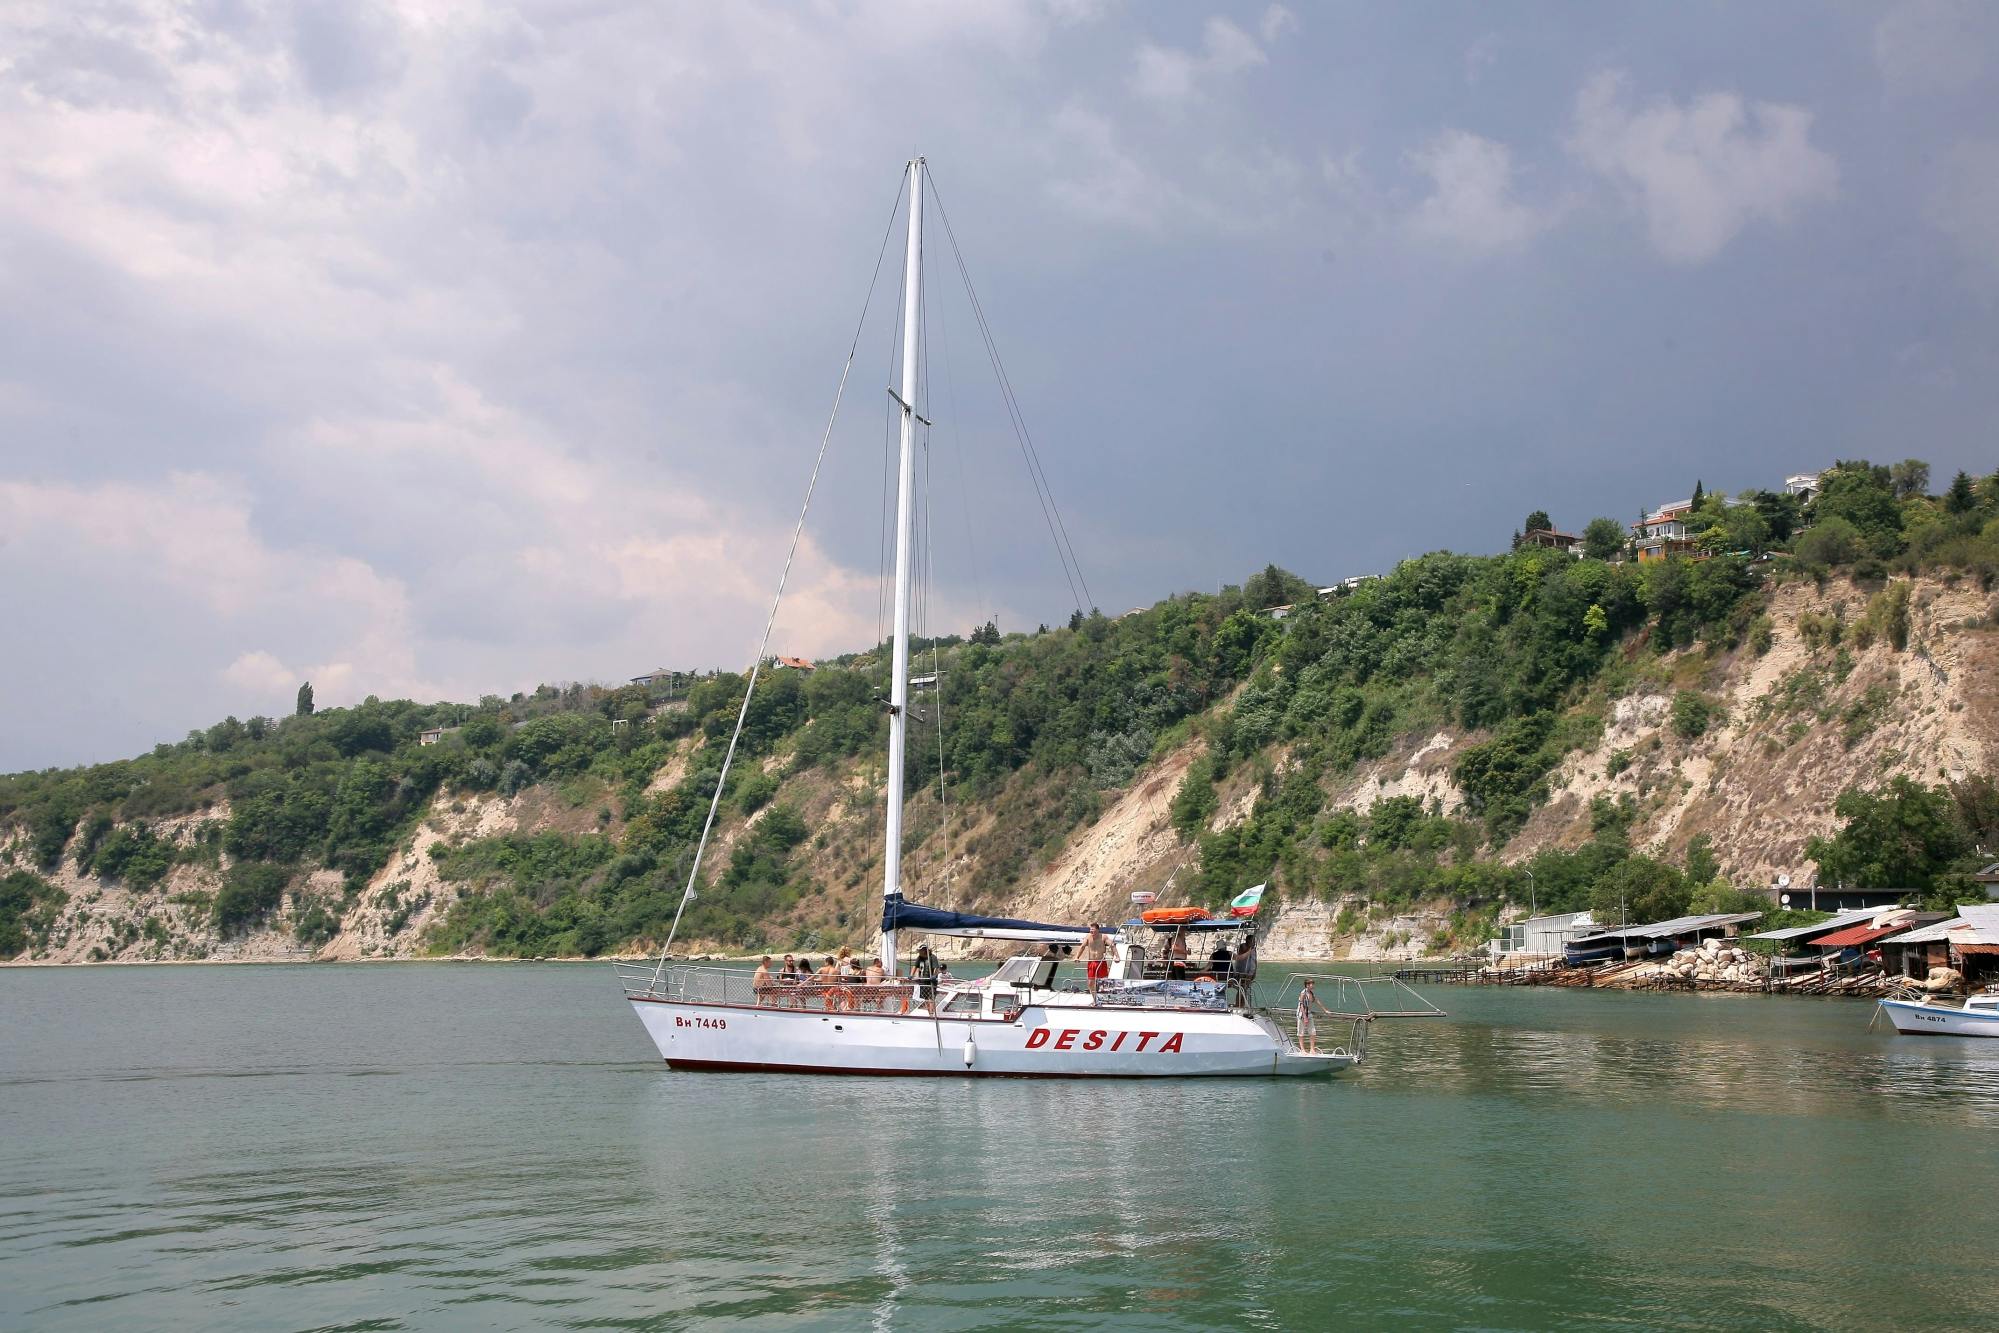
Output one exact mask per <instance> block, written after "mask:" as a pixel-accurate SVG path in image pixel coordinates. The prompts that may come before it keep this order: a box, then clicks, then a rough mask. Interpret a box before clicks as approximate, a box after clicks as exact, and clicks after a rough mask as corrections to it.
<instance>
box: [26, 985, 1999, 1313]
mask: <svg viewBox="0 0 1999 1333" xmlns="http://www.w3.org/2000/svg"><path fill="white" fill-rule="evenodd" d="M1429 994H1430V995H1431V996H1432V997H1433V998H1434V999H1436V1000H1437V1001H1438V1002H1439V1003H1441V1004H1442V1005H1444V1006H1445V1007H1446V1008H1447V1009H1449V1010H1450V1011H1451V1017H1450V1018H1449V1019H1447V1020H1442V1021H1432V1022H1428V1023H1416V1022H1410V1023H1401V1024H1394V1025H1386V1024H1384V1025H1380V1026H1378V1027H1377V1029H1376V1032H1375V1035H1374V1039H1373V1041H1372V1044H1371V1049H1370V1058H1369V1060H1368V1062H1367V1063H1366V1064H1365V1065H1364V1066H1363V1067H1362V1068H1361V1069H1360V1070H1359V1071H1358V1072H1357V1073H1356V1074H1354V1075H1351V1076H1348V1077H1347V1078H1344V1079H1341V1080H1338V1081H1309V1082H1301V1081H1199V1080H1196V1081H1188V1082H1182V1083H1156V1084H1148V1083H1127V1082H1101V1083H1098V1082H1041V1081H1031V1082H1029V1081H1013V1080H1005V1079H978V1080H964V1081H959V1080H941V1081H932V1080H898V1079H847V1078H812V1077H801V1076H788V1075H754V1074H751V1075H727V1074H691V1073H674V1072H670V1071H668V1070H666V1069H665V1068H663V1067H662V1066H661V1065H660V1064H659V1063H658V1062H657V1061H656V1060H655V1059H654V1058H653V1051H652V1048H651V1046H650V1045H649V1043H648V1042H647V1040H646V1038H645V1035H644V1033H643V1031H642V1030H641V1029H640V1027H639V1024H638V1021H637V1019H636V1018H634V1017H633V1015H632V1014H631V1012H630V1010H629V1008H628V1007H627V1006H626V1004H625V1002H624V1000H623V999H622V997H621V996H620V994H619V992H618V990H617V988H616V985H615V984H614V981H613V979H612V976H611V973H610V969H609V968H608V967H595V966H577V965H554V964H550V965H532V964H523V965H515V966H479V965H463V964H461V965H452V964H401V965H387V966H351V967H339V966H324V965H322V966H312V967H276V966H274V967H228V968H221V967H210V968H89V969H69V970H62V969H23V970H9V971H4V972H0V1326H4V1327H7V1328H30V1329H92V1330H95V1329H103V1328H121V1329H154V1328H162V1329H203V1330H210V1329H213V1330H227V1329H267V1328H286V1329H292V1328H296V1329H333V1328H345V1329H394V1328H466V1329H473V1328H477V1329H485V1328H544V1327H554V1328H593V1329H597V1328H679V1327H684V1326H688V1325H692V1324H706V1323H739V1324H745V1325H752V1326H756V1325H777V1326H788V1327H820V1328H854V1327H860V1326H865V1325H873V1326H878V1327H897V1328H964V1329H971V1328H995V1329H997V1328H1011V1327H1020V1326H1026V1325H1033V1326H1040V1327H1055V1328H1097V1327H1117V1328H1141V1329H1144V1328H1158V1329H1168V1328H1193V1327H1205V1326H1215V1325H1224V1326H1232V1327H1255V1328H1324V1327H1384V1326H1397V1327H1478V1328H1546V1327H1552V1326H1556V1325H1562V1326H1621V1327H1637V1328H1656V1327H1674V1328H1750V1327H1753V1328H1802V1327H1842V1328H1859V1327H1877V1328H1878V1327H1889V1326H1897V1325H1908V1326H1924V1327H1931V1328H1973V1327H1992V1326H1994V1324H1995V1323H1996V1322H1999V1149H1995V1144H1996V1143H1999V1041H1986V1042H1979V1041H1975V1040H1969V1039H1954V1038H1914V1037H1894V1036H1889V1035H1886V1034H1884V1033H1882V1032H1878V1031H1877V1032H1874V1033H1871V1034H1870V1033H1869V1032H1868V1031H1867V1022H1868V1016H1869V1013H1868V1009H1867V1008H1866V1007H1865V1006H1863V1005H1859V1004H1854V1003H1846V1002H1835V1001H1812V1000H1796V999H1791V1000H1784V999H1766V998H1762V997H1745V996H1713V997H1695V996H1680V995H1624V994H1609V993H1589V992H1575V991H1546V990H1530V989H1495V990H1458V989H1449V988H1438V989H1436V990H1433V991H1430V992H1429Z"/></svg>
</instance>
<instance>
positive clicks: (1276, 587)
mask: <svg viewBox="0 0 1999 1333" xmlns="http://www.w3.org/2000/svg"><path fill="white" fill-rule="evenodd" d="M1313 591H1314V590H1313V587H1312V585H1311V584H1309V583H1307V582H1305V580H1303V579H1301V578H1299V577H1298V576H1297V575H1296V574H1293V573H1292V572H1291V571H1290V570H1288V569H1279V568H1278V567H1277V566H1276V565H1265V566H1264V567H1263V568H1262V570H1261V571H1259V572H1258V573H1255V574H1252V575H1250V576H1249V580H1248V581H1247V582H1245V583H1244V584H1243V585H1242V601H1243V605H1244V606H1247V607H1248V608H1249V609H1250V610H1252V611H1264V610H1268V609H1269V608H1270V607H1273V606H1296V605H1297V604H1299V603H1301V602H1304V601H1308V600H1310V598H1311V597H1312V596H1313Z"/></svg>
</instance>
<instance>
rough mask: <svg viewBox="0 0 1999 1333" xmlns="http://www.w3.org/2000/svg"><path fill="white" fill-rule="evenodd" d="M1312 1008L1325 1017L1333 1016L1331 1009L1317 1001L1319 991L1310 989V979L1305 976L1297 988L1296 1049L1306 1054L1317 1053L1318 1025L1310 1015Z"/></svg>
mask: <svg viewBox="0 0 1999 1333" xmlns="http://www.w3.org/2000/svg"><path fill="white" fill-rule="evenodd" d="M1314 1009H1317V1010H1318V1011H1319V1012H1320V1013H1322V1014H1324V1015H1325V1016H1326V1017H1327V1018H1331V1017H1332V1016H1333V1011H1332V1010H1330V1009H1328V1008H1326V1006H1325V1005H1323V1004H1320V1003H1319V993H1318V992H1317V991H1315V990H1313V989H1312V979H1311V978H1310V977H1306V978H1305V984H1304V985H1303V986H1302V987H1300V988H1299V990H1298V1049H1299V1050H1301V1051H1303V1052H1304V1053H1305V1054H1307V1055H1317V1054H1318V1053H1319V1025H1318V1023H1317V1021H1316V1020H1315V1019H1314V1018H1313V1015H1312V1010H1314Z"/></svg>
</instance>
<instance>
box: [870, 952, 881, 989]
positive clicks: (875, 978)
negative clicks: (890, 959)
mask: <svg viewBox="0 0 1999 1333" xmlns="http://www.w3.org/2000/svg"><path fill="white" fill-rule="evenodd" d="M867 976H868V984H869V985H870V986H879V985H881V984H882V976H883V973H882V960H881V959H879V958H874V959H870V960H869V961H868V973H867Z"/></svg>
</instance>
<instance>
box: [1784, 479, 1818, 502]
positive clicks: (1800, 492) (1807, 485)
mask: <svg viewBox="0 0 1999 1333" xmlns="http://www.w3.org/2000/svg"><path fill="white" fill-rule="evenodd" d="M1823 476H1825V473H1823V472H1800V473H1798V474H1797V475H1796V476H1792V477H1786V478H1784V494H1786V495H1795V496H1797V497H1798V498H1799V499H1800V500H1807V501H1808V500H1810V499H1811V498H1812V497H1813V496H1814V495H1817V494H1818V493H1819V479H1820V478H1821V477H1823Z"/></svg>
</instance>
